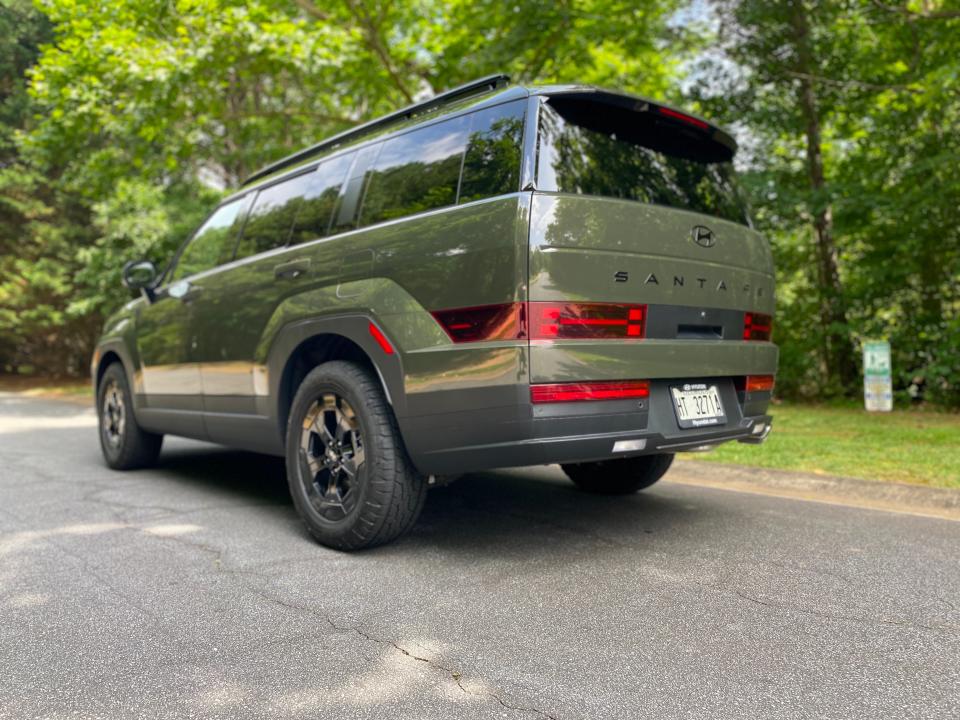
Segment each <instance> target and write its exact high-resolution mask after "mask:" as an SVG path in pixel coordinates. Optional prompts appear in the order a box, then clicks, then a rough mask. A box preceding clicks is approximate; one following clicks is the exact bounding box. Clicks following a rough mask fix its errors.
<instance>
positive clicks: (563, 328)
mask: <svg viewBox="0 0 960 720" xmlns="http://www.w3.org/2000/svg"><path fill="white" fill-rule="evenodd" d="M529 305H530V338H531V339H533V340H604V339H622V340H631V339H632V340H636V339H639V338H642V337H643V336H644V334H645V330H646V320H647V306H646V305H621V304H615V303H571V302H531V303H530V304H529Z"/></svg>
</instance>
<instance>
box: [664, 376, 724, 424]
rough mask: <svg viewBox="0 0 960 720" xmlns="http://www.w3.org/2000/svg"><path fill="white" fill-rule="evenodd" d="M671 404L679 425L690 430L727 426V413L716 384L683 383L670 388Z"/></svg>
mask: <svg viewBox="0 0 960 720" xmlns="http://www.w3.org/2000/svg"><path fill="white" fill-rule="evenodd" d="M670 404H671V405H673V414H674V415H675V416H676V418H677V424H678V425H679V426H680V427H681V428H683V429H684V430H687V429H690V428H704V427H716V426H718V425H725V424H726V422H727V413H726V410H724V408H723V399H722V398H721V397H720V386H719V385H717V384H716V383H683V384H682V385H671V386H670Z"/></svg>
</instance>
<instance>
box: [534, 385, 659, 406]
mask: <svg viewBox="0 0 960 720" xmlns="http://www.w3.org/2000/svg"><path fill="white" fill-rule="evenodd" d="M646 397H650V383H649V382H647V381H646V380H614V381H603V382H583V383H551V384H549V385H531V386H530V401H531V402H533V403H557V402H576V401H579V400H624V399H628V398H646Z"/></svg>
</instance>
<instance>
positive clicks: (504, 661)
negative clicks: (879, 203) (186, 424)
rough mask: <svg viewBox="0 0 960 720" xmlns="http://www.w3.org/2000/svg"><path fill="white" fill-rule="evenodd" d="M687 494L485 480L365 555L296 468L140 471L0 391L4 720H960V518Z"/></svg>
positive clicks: (193, 453) (60, 409)
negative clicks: (344, 538)
mask: <svg viewBox="0 0 960 720" xmlns="http://www.w3.org/2000/svg"><path fill="white" fill-rule="evenodd" d="M710 471H711V470H710V467H709V466H707V467H704V468H703V472H705V473H709V472H710ZM667 478H668V479H667V480H666V481H664V482H662V483H660V484H659V485H657V486H655V487H654V488H651V489H650V490H649V491H647V492H645V493H642V494H640V495H637V496H634V497H629V498H626V499H624V498H614V499H610V498H600V497H593V496H585V495H582V494H579V493H577V492H576V491H575V490H574V489H573V486H572V485H571V484H570V483H568V482H566V481H565V480H564V478H563V476H562V474H561V473H560V471H559V469H557V468H555V467H551V468H533V469H523V470H509V471H501V472H490V473H482V474H476V475H470V476H467V477H465V478H463V479H461V480H460V481H458V482H456V483H454V484H453V485H451V486H449V487H445V488H439V489H436V490H433V491H431V493H430V496H429V497H428V500H427V507H426V509H425V511H424V514H423V516H422V519H421V521H420V522H419V524H418V525H417V526H416V528H415V529H414V531H413V533H412V534H411V535H409V536H408V537H406V538H404V539H403V540H401V541H400V542H397V543H396V544H394V545H391V546H388V547H385V548H380V549H377V550H373V551H369V552H364V553H359V554H352V555H348V554H343V553H338V552H335V551H332V550H327V549H325V548H322V547H320V546H318V545H315V544H314V543H313V542H311V541H310V540H309V539H308V538H307V536H306V534H305V532H304V531H303V529H302V528H301V525H300V523H299V521H298V519H297V517H296V515H295V514H294V510H293V507H292V505H291V502H290V500H289V497H288V495H287V491H286V486H285V479H284V473H283V466H282V462H281V461H280V460H278V459H274V458H268V457H263V456H257V455H252V454H247V453H242V452H236V451H231V450H226V449H221V448H217V447H215V446H211V445H204V444H201V443H194V442H189V441H186V440H176V439H173V440H170V439H169V438H168V444H167V445H166V447H165V450H164V452H163V455H162V456H161V461H160V466H159V467H157V468H156V469H152V470H148V471H140V472H133V473H115V472H112V471H110V470H108V469H107V468H106V467H105V466H104V465H103V463H102V461H101V459H100V453H99V448H98V446H97V438H96V430H95V419H94V415H93V413H92V411H91V410H89V409H87V408H85V407H81V406H79V405H76V404H67V403H61V402H55V401H48V400H38V399H26V398H24V397H21V396H14V395H0V718H3V719H7V718H10V719H14V718H15V719H16V720H25V719H27V718H68V717H69V718H127V717H129V718H231V719H232V718H301V717H302V718H338V719H339V718H383V717H388V718H444V719H448V718H537V717H546V718H638V717H649V718H710V719H711V720H713V719H716V718H807V717H809V718H867V717H883V718H948V717H958V716H960V611H958V606H960V560H958V557H960V556H958V550H960V523H958V522H953V521H949V520H941V519H933V518H926V517H918V516H914V515H907V514H898V513H891V512H882V511H876V510H865V509H860V508H854V507H844V506H838V505H826V504H820V503H815V502H804V501H801V500H796V499H789V498H781V497H771V496H765V495H757V494H749V493H742V492H730V491H726V490H720V489H716V488H707V487H696V486H692V485H689V484H687V483H683V484H680V483H676V482H674V483H671V482H669V475H668V476H667Z"/></svg>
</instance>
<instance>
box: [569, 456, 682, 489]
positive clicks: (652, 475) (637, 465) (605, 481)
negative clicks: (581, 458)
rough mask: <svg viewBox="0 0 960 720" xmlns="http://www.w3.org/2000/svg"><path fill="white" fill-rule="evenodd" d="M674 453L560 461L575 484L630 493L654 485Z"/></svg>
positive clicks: (667, 468)
mask: <svg viewBox="0 0 960 720" xmlns="http://www.w3.org/2000/svg"><path fill="white" fill-rule="evenodd" d="M672 464H673V455H672V454H662V455H641V456H639V457H632V458H621V459H619V460H602V461H600V462H588V463H573V464H568V465H561V466H560V467H562V468H563V471H564V472H565V473H566V474H567V477H568V478H570V479H571V480H573V483H574V485H576V486H577V487H578V488H580V489H581V490H583V491H585V492H589V493H595V494H597V495H629V494H630V493H635V492H639V491H640V490H644V489H645V488H648V487H650V486H651V485H653V484H654V483H655V482H656V481H657V480H659V479H660V478H662V477H663V476H664V475H665V474H666V472H667V470H669V469H670V465H672Z"/></svg>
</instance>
